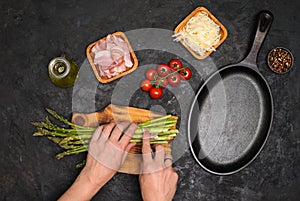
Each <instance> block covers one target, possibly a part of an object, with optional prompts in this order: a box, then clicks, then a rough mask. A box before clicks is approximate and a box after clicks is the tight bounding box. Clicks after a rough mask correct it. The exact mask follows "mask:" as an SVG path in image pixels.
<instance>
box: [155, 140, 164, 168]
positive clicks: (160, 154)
mask: <svg viewBox="0 0 300 201" xmlns="http://www.w3.org/2000/svg"><path fill="white" fill-rule="evenodd" d="M164 160H165V148H164V147H163V146H162V145H157V146H155V161H156V162H157V163H158V164H159V165H161V166H163V164H164Z"/></svg>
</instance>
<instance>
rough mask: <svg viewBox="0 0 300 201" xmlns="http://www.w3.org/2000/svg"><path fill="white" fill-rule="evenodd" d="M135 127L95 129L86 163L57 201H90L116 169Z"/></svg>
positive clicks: (120, 164) (109, 126)
mask: <svg viewBox="0 0 300 201" xmlns="http://www.w3.org/2000/svg"><path fill="white" fill-rule="evenodd" d="M136 128H137V125H136V124H134V123H129V122H121V123H118V124H115V123H110V124H107V125H103V126H100V127H98V128H97V129H96V130H95V132H94V134H93V137H92V139H91V142H90V145H89V152H88V156H87V162H86V165H85V167H84V168H83V170H82V171H81V173H80V174H79V176H78V177H77V179H76V181H75V182H74V183H73V185H72V186H71V187H70V188H69V189H68V190H67V191H66V192H65V194H64V195H62V197H61V198H60V199H59V200H72V201H74V200H90V199H91V198H92V197H93V196H94V195H95V194H96V193H97V192H98V191H99V189H100V188H101V187H102V186H104V184H106V183H107V182H108V181H109V180H110V179H111V178H112V177H113V176H114V175H115V174H116V172H117V171H118V170H119V169H120V167H121V166H122V164H123V162H124V160H125V158H126V156H127V154H128V152H129V151H130V149H131V148H132V147H133V146H135V143H130V142H129V141H130V139H131V137H132V136H133V134H134V132H135V130H136Z"/></svg>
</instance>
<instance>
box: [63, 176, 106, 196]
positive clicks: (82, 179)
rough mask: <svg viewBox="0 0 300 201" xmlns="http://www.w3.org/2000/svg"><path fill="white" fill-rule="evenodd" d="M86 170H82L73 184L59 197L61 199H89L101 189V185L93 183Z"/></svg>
mask: <svg viewBox="0 0 300 201" xmlns="http://www.w3.org/2000/svg"><path fill="white" fill-rule="evenodd" d="M84 174H85V172H84V171H83V172H81V173H80V174H79V176H78V177H77V179H76V180H75V182H74V183H73V184H72V186H71V187H70V188H69V189H68V190H67V191H66V192H65V193H64V194H63V195H62V196H61V197H60V198H59V199H58V200H59V201H77V200H78V201H88V200H91V199H92V197H93V196H94V195H95V194H96V193H97V192H98V191H99V190H100V189H101V187H102V186H101V185H95V184H92V183H91V182H90V181H89V180H88V177H87V176H86V175H84Z"/></svg>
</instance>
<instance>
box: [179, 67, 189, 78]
mask: <svg viewBox="0 0 300 201" xmlns="http://www.w3.org/2000/svg"><path fill="white" fill-rule="evenodd" d="M179 74H180V76H181V78H182V79H184V80H189V79H190V78H191V76H192V71H191V69H189V68H185V69H183V70H181V71H179Z"/></svg>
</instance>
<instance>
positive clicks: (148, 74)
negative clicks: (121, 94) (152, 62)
mask: <svg viewBox="0 0 300 201" xmlns="http://www.w3.org/2000/svg"><path fill="white" fill-rule="evenodd" d="M156 76H157V71H156V70H155V69H153V68H150V69H149V70H147V71H146V78H147V79H148V80H154V79H155V77H156Z"/></svg>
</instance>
